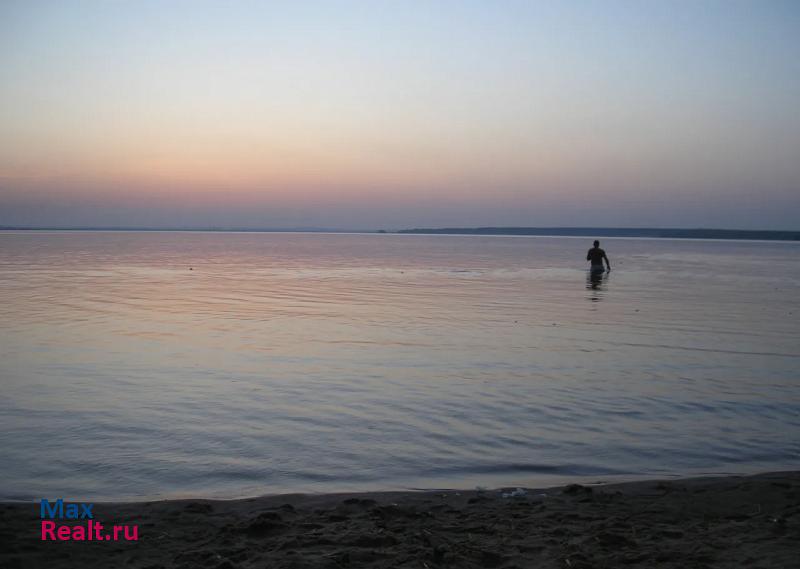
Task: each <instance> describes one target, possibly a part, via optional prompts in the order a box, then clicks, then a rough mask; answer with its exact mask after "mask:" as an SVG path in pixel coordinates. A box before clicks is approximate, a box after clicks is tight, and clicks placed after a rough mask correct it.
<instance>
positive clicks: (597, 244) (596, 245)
mask: <svg viewBox="0 0 800 569" xmlns="http://www.w3.org/2000/svg"><path fill="white" fill-rule="evenodd" d="M594 246H595V248H597V247H599V246H600V241H597V240H595V242H594Z"/></svg>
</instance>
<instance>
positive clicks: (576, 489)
mask: <svg viewBox="0 0 800 569" xmlns="http://www.w3.org/2000/svg"><path fill="white" fill-rule="evenodd" d="M95 509H96V518H97V519H98V520H99V521H101V522H103V523H138V524H139V526H140V529H139V532H140V536H141V538H140V541H139V542H136V543H124V542H113V543H112V542H104V543H97V542H93V543H91V542H70V543H66V542H61V543H54V542H42V541H41V540H39V520H38V518H37V513H38V512H36V511H34V510H35V509H34V508H33V507H32V506H31V505H29V504H24V505H23V504H14V505H12V504H4V505H2V506H1V507H0V543H2V545H1V546H0V567H4V568H9V569H11V568H25V569H27V568H36V567H48V568H59V567H87V568H91V567H98V568H99V567H103V568H106V567H120V568H136V569H167V568H176V569H194V568H197V567H199V568H208V569H245V568H263V569H278V568H287V569H288V568H292V569H305V568H328V569H338V568H344V567H375V568H389V567H413V568H423V569H424V568H429V569H433V568H440V567H455V568H472V567H476V568H477V567H480V568H484V567H485V568H495V567H497V568H508V569H510V568H515V567H516V568H524V567H541V568H559V569H564V568H567V569H589V568H592V569H594V568H613V567H642V568H644V567H647V568H650V567H666V568H680V569H684V568H697V569H699V568H713V567H726V568H727V567H756V568H758V567H763V568H790V567H800V474H798V473H777V474H765V475H760V476H755V477H727V478H714V479H692V480H680V481H672V482H637V483H629V484H619V485H610V486H595V487H588V486H580V485H577V484H573V485H569V486H566V487H564V488H556V489H549V490H545V491H529V492H527V493H525V494H524V495H518V496H514V497H507V498H503V497H502V494H501V493H500V492H456V491H448V492H440V493H377V494H362V495H338V496H337V495H329V496H302V495H292V496H277V497H266V498H258V499H249V500H236V501H205V500H192V501H185V500H184V501H167V502H151V503H146V504H98V505H97V506H96V507H95Z"/></svg>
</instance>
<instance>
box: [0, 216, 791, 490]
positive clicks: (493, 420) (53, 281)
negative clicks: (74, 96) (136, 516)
mask: <svg viewBox="0 0 800 569" xmlns="http://www.w3.org/2000/svg"><path fill="white" fill-rule="evenodd" d="M603 246H604V247H605V248H606V250H607V251H608V253H609V256H610V257H611V260H612V263H614V271H613V272H612V273H611V274H610V275H609V276H608V278H606V279H604V280H603V281H602V282H601V283H594V285H593V283H591V282H587V273H586V270H585V265H586V263H585V262H584V260H583V259H584V258H585V255H586V249H587V248H588V247H589V240H587V239H583V238H581V239H572V238H531V237H473V236H462V237H457V236H453V237H449V236H417V235H322V234H244V233H238V234H237V233H114V232H110V233H104V232H98V233H90V232H63V233H58V232H53V233H45V232H27V233H25V232H23V233H0V299H1V300H2V303H1V304H0V316H1V317H2V328H1V329H0V389H1V391H0V464H2V469H1V470H0V498H6V499H8V498H12V499H31V498H33V499H35V498H41V497H56V496H63V497H68V498H73V499H77V498H86V499H94V500H101V499H114V498H116V499H121V498H125V499H131V498H139V497H155V496H185V495H194V496H216V497H235V496H245V495H258V494H269V493H277V492H287V491H332V490H350V489H358V490H365V489H389V488H391V489H399V488H441V487H463V488H467V487H474V486H476V485H482V486H498V485H511V484H518V485H522V484H528V485H539V484H549V483H556V482H562V481H567V480H569V481H574V480H610V479H619V478H623V479H629V478H638V477H650V476H659V477H663V476H672V475H687V474H709V473H745V472H757V471H765V470H777V469H786V468H795V469H797V468H800V373H798V369H799V368H800V245H798V244H791V243H755V242H711V241H668V240H645V239H606V240H604V241H603ZM190 267H192V268H193V270H189V269H190ZM593 286H594V288H593Z"/></svg>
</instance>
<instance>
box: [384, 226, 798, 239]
mask: <svg viewBox="0 0 800 569" xmlns="http://www.w3.org/2000/svg"><path fill="white" fill-rule="evenodd" d="M398 233H403V234H417V235H539V236H549V237H650V238H662V239H748V240H757V241H800V231H770V230H747V229H676V228H636V227H472V228H470V227H447V228H441V229H403V230H400V231H398Z"/></svg>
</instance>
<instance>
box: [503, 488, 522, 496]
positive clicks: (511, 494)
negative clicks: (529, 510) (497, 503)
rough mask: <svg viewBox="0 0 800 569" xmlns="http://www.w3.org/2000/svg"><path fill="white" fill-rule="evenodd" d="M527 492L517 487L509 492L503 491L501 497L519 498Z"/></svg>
mask: <svg viewBox="0 0 800 569" xmlns="http://www.w3.org/2000/svg"><path fill="white" fill-rule="evenodd" d="M527 493H528V492H527V491H526V490H524V489H522V488H517V489H516V490H512V491H511V492H503V494H502V496H503V498H521V497H522V496H525V495H526V494H527Z"/></svg>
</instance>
